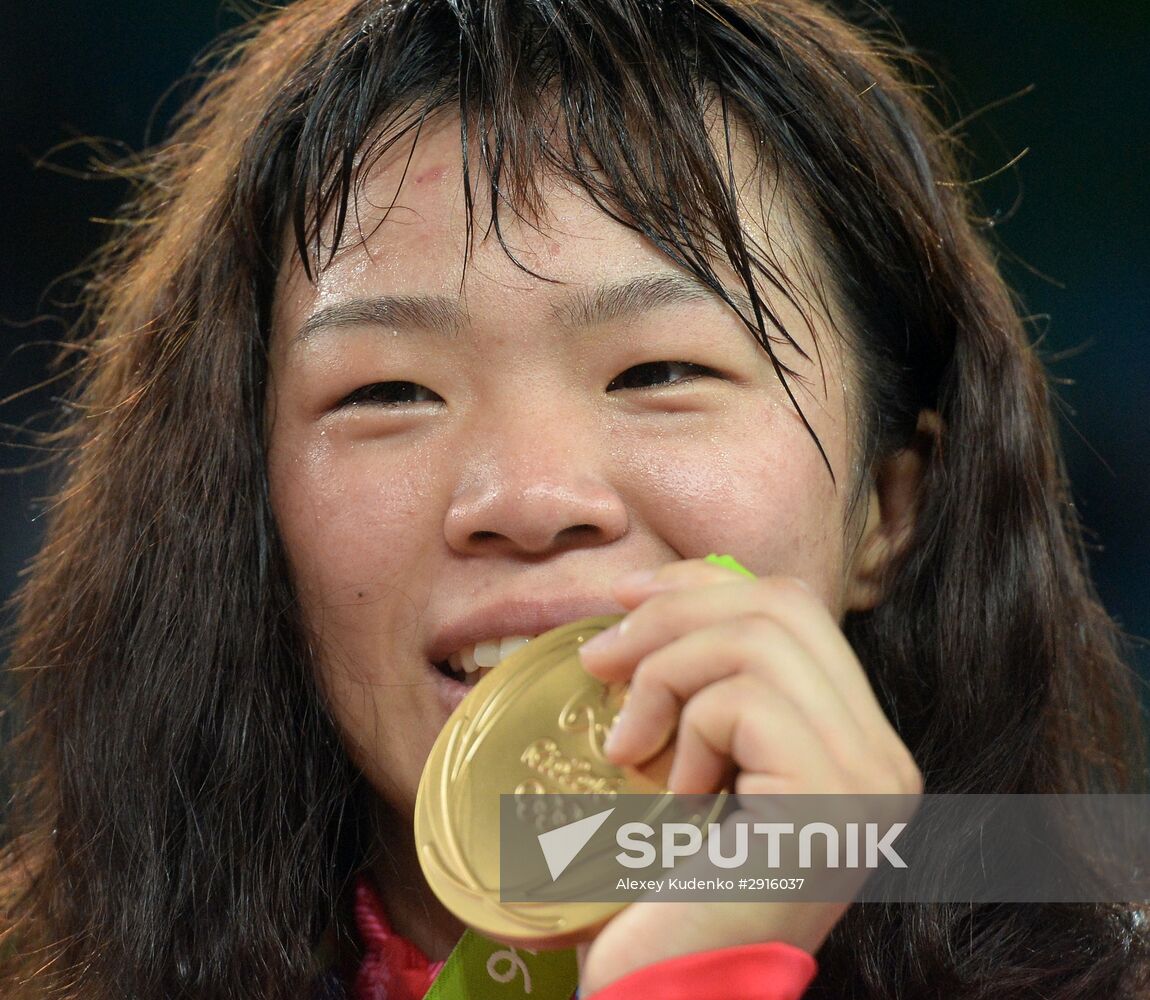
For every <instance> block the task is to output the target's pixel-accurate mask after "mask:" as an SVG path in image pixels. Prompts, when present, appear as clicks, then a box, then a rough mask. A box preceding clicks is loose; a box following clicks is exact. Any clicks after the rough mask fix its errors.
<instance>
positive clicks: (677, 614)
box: [580, 564, 882, 725]
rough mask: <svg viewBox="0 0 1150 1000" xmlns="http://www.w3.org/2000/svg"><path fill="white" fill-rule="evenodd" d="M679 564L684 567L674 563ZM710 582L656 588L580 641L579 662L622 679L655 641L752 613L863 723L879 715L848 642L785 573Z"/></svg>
mask: <svg viewBox="0 0 1150 1000" xmlns="http://www.w3.org/2000/svg"><path fill="white" fill-rule="evenodd" d="M673 565H674V566H676V567H677V566H679V565H683V564H673ZM703 569H704V570H713V571H717V572H722V573H727V574H728V578H727V579H726V580H724V581H722V582H718V583H712V584H710V585H709V586H703V587H693V588H691V589H686V590H671V591H664V592H660V593H656V594H654V595H653V596H651V597H649V598H648V599H647V600H646V601H644V602H643V603H642V604H641V605H640V606H639V607H637V608H636V609H635V610H633V611H631V612H630V614H628V615H627V616H626V617H625V618H624V619H623V620H622V621H621V622H619V623H618V624H617V625H616V626H614V627H613V628H612V629H609V630H607V631H606V632H603V633H600V635H598V636H596V637H595V638H594V639H593V640H591V641H590V642H588V643H587V644H585V645H584V646H583V648H582V649H581V651H580V656H581V658H582V662H583V665H584V667H586V669H587V670H588V672H590V673H591V674H593V675H594V676H596V677H598V678H599V679H600V680H603V681H605V682H608V683H611V682H619V681H626V680H628V679H629V678H630V676H631V674H632V672H633V671H634V670H635V668H636V666H637V665H638V663H639V662H640V661H641V660H643V659H644V658H645V657H647V656H649V655H650V654H651V653H653V652H654V651H655V650H656V649H658V648H659V647H661V646H664V645H666V644H668V643H669V642H672V641H674V640H675V639H677V638H679V637H681V636H683V635H686V634H687V633H689V632H691V631H693V630H696V629H700V628H702V627H704V626H706V625H708V624H712V623H715V622H718V621H723V620H730V619H732V618H735V617H740V616H746V615H756V616H763V617H767V618H770V619H773V620H774V621H776V622H778V624H779V625H780V626H781V627H782V628H784V629H786V630H787V631H789V632H790V633H791V634H792V635H793V637H794V638H795V640H796V641H798V642H799V643H800V644H801V645H803V646H804V647H805V648H806V650H807V652H808V654H809V656H810V659H811V661H812V662H813V663H814V664H816V665H817V666H818V668H819V669H820V671H821V672H824V673H825V674H826V675H827V677H828V678H829V681H830V683H831V684H832V685H833V686H834V687H835V688H836V689H837V690H838V691H839V692H840V694H841V696H842V699H843V700H844V702H845V703H846V704H847V705H848V706H849V707H850V709H851V712H852V714H853V715H854V716H855V717H856V720H857V721H858V722H859V723H860V725H861V724H864V723H866V721H867V720H870V719H872V718H873V716H874V715H875V714H876V713H877V714H879V715H881V714H882V710H881V707H880V706H879V704H878V700H877V699H876V698H875V696H874V692H873V690H872V689H871V686H870V683H869V681H868V680H867V677H866V674H865V672H864V671H863V669H862V666H861V664H860V663H859V662H858V659H857V657H856V656H855V655H854V651H853V650H852V649H851V646H850V643H848V642H847V640H846V638H845V636H843V634H842V632H841V630H840V629H839V626H838V623H837V622H836V621H835V620H834V618H833V617H832V616H831V614H830V612H829V611H828V609H827V608H826V606H825V605H824V604H823V603H822V601H820V600H819V598H818V597H817V596H815V595H814V594H813V593H812V592H811V591H810V590H809V588H807V587H806V586H805V585H804V584H802V583H801V582H800V581H796V580H794V579H793V578H790V577H764V578H762V579H759V580H749V579H747V578H745V577H741V576H739V577H738V578H737V579H735V580H731V579H730V571H726V570H722V569H721V568H720V567H715V566H710V565H709V564H704V565H703Z"/></svg>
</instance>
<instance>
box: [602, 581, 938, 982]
mask: <svg viewBox="0 0 1150 1000" xmlns="http://www.w3.org/2000/svg"><path fill="white" fill-rule="evenodd" d="M613 589H614V596H615V598H616V599H617V600H618V601H619V602H620V603H621V604H622V605H623V606H624V607H626V608H629V609H633V610H631V611H630V613H629V614H628V615H627V616H626V617H625V618H624V619H623V620H622V621H621V622H620V623H619V625H618V626H616V628H615V629H613V630H611V631H609V632H607V633H602V634H601V635H600V636H598V637H596V639H595V640H594V641H592V642H589V643H588V644H586V645H585V646H584V647H583V651H582V657H583V664H584V666H585V667H586V669H587V670H588V671H589V672H590V673H592V674H593V675H594V676H596V677H598V678H599V679H601V680H603V681H629V682H630V691H629V694H628V697H627V702H626V704H625V706H624V709H623V712H622V713H621V714H620V716H619V718H618V720H617V722H616V724H615V726H614V728H613V730H612V732H611V734H610V738H609V740H608V744H607V754H608V757H609V758H610V759H611V760H612V761H613V762H614V763H615V764H617V765H621V766H625V765H640V764H642V763H643V762H644V761H648V760H650V759H651V758H652V757H654V756H656V755H657V754H658V753H659V752H660V751H661V750H662V749H663V748H664V747H666V746H667V745H668V743H669V742H670V741H671V740H672V739H674V740H675V749H674V761H673V764H672V767H671V771H670V775H669V778H668V787H669V788H670V789H671V791H674V792H685V793H707V792H714V791H718V790H719V789H720V788H721V787H723V785H724V783H725V782H726V781H728V780H729V778H730V776H731V775H732V774H733V775H734V789H735V791H736V792H737V793H739V794H774V795H780V794H811V793H825V794H842V795H868V794H871V795H877V794H886V795H911V796H917V795H919V794H921V792H922V776H921V774H920V772H919V770H918V768H917V766H916V765H915V763H914V760H913V759H912V758H911V755H910V753H909V751H908V750H907V749H906V747H905V746H904V745H903V743H902V741H901V740H900V739H899V737H898V734H897V733H896V732H895V731H894V729H893V728H892V727H891V725H890V723H889V722H888V721H887V719H886V717H885V716H884V714H883V712H882V709H881V708H880V706H879V704H878V702H877V700H876V699H875V696H874V692H873V691H872V690H871V687H870V684H869V683H868V681H867V679H866V675H865V673H864V672H863V668H862V665H861V664H860V663H859V661H858V659H857V658H856V657H855V655H854V652H853V651H852V649H851V647H850V645H849V643H848V642H847V641H846V638H845V637H844V636H843V634H842V632H841V631H840V629H839V627H838V624H837V622H836V621H835V620H834V618H833V617H832V615H831V614H830V612H829V611H828V610H827V608H826V607H825V606H824V605H823V603H822V602H821V601H820V600H819V598H818V597H817V596H815V594H814V593H813V592H812V591H810V589H809V588H807V587H806V586H805V585H804V584H803V583H801V582H800V581H797V580H794V579H791V578H786V577H764V578H761V579H751V578H748V577H746V576H743V575H742V574H740V573H737V572H735V571H733V570H730V569H726V568H723V567H719V566H714V565H712V564H710V563H707V562H704V561H703V560H700V559H692V560H685V561H682V562H677V563H671V564H669V565H667V566H664V567H662V568H661V569H660V570H658V571H657V572H655V573H654V574H653V575H648V576H647V578H645V579H643V578H640V577H639V576H638V575H629V576H626V577H623V578H621V579H620V580H619V581H617V582H616V585H615V587H614V588H613ZM908 818H909V817H908ZM848 905H849V904H848V903H786V902H771V903H763V904H759V905H750V904H747V903H743V902H737V903H691V902H676V903H669V902H642V901H640V902H636V903H633V904H632V905H631V906H629V907H627V908H626V909H625V910H623V911H622V912H621V913H620V914H619V915H618V916H617V917H615V919H613V920H612V921H611V922H610V923H609V924H608V925H607V926H606V927H605V928H604V929H603V931H602V932H601V933H600V934H599V936H598V937H597V938H596V939H595V940H594V941H593V942H592V943H591V944H590V945H588V946H585V948H584V949H583V950H582V952H581V956H580V957H581V989H582V990H583V991H584V992H585V993H590V992H593V991H594V990H596V989H599V988H601V987H603V986H606V985H607V984H608V983H610V982H612V981H614V980H615V979H618V978H620V977H621V976H623V975H626V974H627V973H628V972H631V971H633V970H635V969H638V968H641V967H642V966H645V965H649V964H651V963H653V962H656V961H660V960H663V959H667V958H671V957H674V956H676V955H681V954H687V953H690V952H696V951H702V950H707V949H713V948H723V947H729V946H733V945H738V944H750V943H754V942H761V941H783V942H787V943H790V944H793V945H797V946H798V947H800V948H803V949H804V950H806V951H809V952H811V953H814V952H815V951H816V950H817V949H818V947H819V945H821V943H822V941H823V940H824V939H825V937H826V936H827V934H829V933H830V931H831V928H832V927H833V926H834V924H835V923H836V922H837V921H838V919H839V918H840V917H841V916H842V914H843V913H844V912H845V911H846V908H847V906H848Z"/></svg>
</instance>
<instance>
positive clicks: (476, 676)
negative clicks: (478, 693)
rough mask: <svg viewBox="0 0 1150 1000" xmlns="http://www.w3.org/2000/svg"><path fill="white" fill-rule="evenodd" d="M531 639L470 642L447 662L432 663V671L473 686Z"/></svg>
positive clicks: (524, 637) (509, 638)
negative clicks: (433, 667)
mask: <svg viewBox="0 0 1150 1000" xmlns="http://www.w3.org/2000/svg"><path fill="white" fill-rule="evenodd" d="M534 638H535V636H532V635H508V636H502V637H500V638H495V639H484V640H482V641H481V642H474V643H470V644H469V645H467V646H463V647H462V648H460V649H457V650H456V651H455V652H454V653H452V654H451V655H450V656H449V657H448V658H447V659H446V660H440V661H439V662H438V663H436V664H435V669H436V670H438V671H439V672H440V673H441V674H443V676H444V677H447V678H449V679H450V680H453V681H456V682H457V683H460V684H464V685H466V686H467V687H474V686H475V685H476V684H478V683H479V682H480V680H482V679H483V678H484V677H486V676H487V675H488V674H489V673H491V671H492V670H494V669H495V668H496V667H497V666H498V665H499V664H500V663H502V662H503V661H504V660H505V659H507V657H509V656H510V655H511V654H512V653H514V652H515V651H516V650H518V649H522V648H523V647H524V646H526V645H527V643H529V642H530V641H531V640H532V639H534Z"/></svg>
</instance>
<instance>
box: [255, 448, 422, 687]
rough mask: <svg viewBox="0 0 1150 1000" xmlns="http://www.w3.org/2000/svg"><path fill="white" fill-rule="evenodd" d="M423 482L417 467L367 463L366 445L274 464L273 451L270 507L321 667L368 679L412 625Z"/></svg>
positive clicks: (316, 451)
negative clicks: (352, 670) (339, 667)
mask: <svg viewBox="0 0 1150 1000" xmlns="http://www.w3.org/2000/svg"><path fill="white" fill-rule="evenodd" d="M289 453H291V449H289V448H288V447H284V448H282V449H280V450H278V454H279V455H284V456H286V455H288V454H289ZM413 469H420V470H422V471H421V472H419V473H416V472H414V471H411V470H413ZM432 478H433V477H431V476H428V475H427V474H426V468H425V466H424V465H423V464H421V463H418V462H411V463H404V464H403V466H401V467H393V466H392V465H391V464H390V463H386V462H383V461H381V460H380V459H379V456H376V457H375V458H374V459H373V457H372V455H371V453H370V445H366V444H365V445H364V446H363V447H362V448H356V449H351V451H350V452H348V451H344V452H342V453H339V454H337V453H336V451H335V449H333V448H330V447H328V446H327V445H326V443H324V442H319V443H318V444H315V445H314V446H312V447H309V448H307V449H306V450H305V449H298V450H295V451H294V453H293V454H292V457H291V458H290V459H284V460H281V459H279V458H278V457H277V450H275V449H273V452H272V456H271V458H270V459H269V480H270V488H271V498H272V507H273V511H274V513H275V517H276V523H277V525H278V527H279V530H280V534H281V536H282V538H283V541H284V544H285V546H286V549H287V552H288V556H289V560H290V562H291V567H292V573H293V577H294V582H295V585H296V589H297V592H298V593H299V597H300V601H301V603H302V606H303V609H304V614H305V619H306V621H307V624H308V627H309V629H310V630H311V632H312V634H313V636H314V637H315V639H316V640H317V641H318V643H319V645H320V648H321V650H322V651H323V652H324V654H325V655H324V657H323V659H324V660H325V662H332V661H333V660H334V659H339V660H343V661H345V662H346V663H348V664H357V665H362V668H363V669H365V670H368V671H370V670H371V669H372V664H373V663H375V662H376V661H377V660H378V659H379V657H380V656H381V655H382V652H384V651H386V650H387V649H388V648H389V647H391V646H392V644H393V643H394V642H396V641H398V640H399V639H401V638H403V637H405V636H410V634H411V632H412V630H413V629H414V627H415V626H416V624H417V622H418V619H419V615H420V613H421V611H422V609H423V608H424V607H425V606H426V604H427V598H428V593H427V588H426V586H425V585H424V584H423V583H422V580H423V576H422V575H421V574H420V573H419V572H417V570H418V567H419V566H420V565H421V563H422V562H423V561H424V559H425V558H426V557H427V555H428V552H429V549H430V547H431V546H432V544H433V541H434V539H435V537H436V534H435V529H436V528H437V525H436V524H435V523H433V522H434V521H435V515H434V510H435V505H434V503H433V501H432V498H431V497H430V496H429V486H428V484H429V483H430V482H431V481H432ZM440 533H441V531H440ZM336 637H338V648H334V647H335V643H336Z"/></svg>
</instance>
